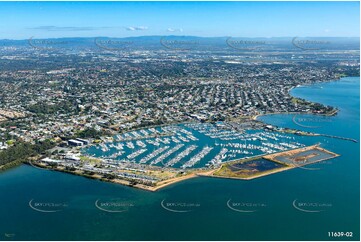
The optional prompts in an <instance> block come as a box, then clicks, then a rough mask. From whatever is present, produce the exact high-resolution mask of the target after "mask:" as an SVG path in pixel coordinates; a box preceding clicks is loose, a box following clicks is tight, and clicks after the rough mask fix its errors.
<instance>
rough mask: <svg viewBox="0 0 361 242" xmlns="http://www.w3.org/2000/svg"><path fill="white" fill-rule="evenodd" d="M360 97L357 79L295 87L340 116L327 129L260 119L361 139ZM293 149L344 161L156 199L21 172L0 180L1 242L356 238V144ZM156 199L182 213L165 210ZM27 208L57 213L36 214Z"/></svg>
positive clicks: (169, 191)
mask: <svg viewBox="0 0 361 242" xmlns="http://www.w3.org/2000/svg"><path fill="white" fill-rule="evenodd" d="M321 87H323V88H321ZM358 90H359V78H343V79H342V80H341V81H337V82H331V83H327V84H317V85H315V86H310V87H301V88H296V89H294V90H293V91H292V95H295V96H299V97H302V98H305V99H308V100H312V101H317V102H321V103H325V104H329V105H335V106H337V107H338V108H339V109H340V112H339V114H338V115H337V116H336V117H333V118H332V121H327V122H320V120H317V119H311V118H308V119H306V121H305V120H302V117H301V118H300V117H297V118H298V119H299V120H301V121H302V122H304V123H306V122H315V123H317V124H318V125H317V126H321V127H318V128H304V127H301V126H299V125H297V124H295V123H294V122H293V121H292V118H293V116H292V115H273V116H264V117H261V118H260V119H261V120H264V121H265V122H269V123H271V124H275V125H280V126H285V127H293V128H299V129H303V130H312V131H316V130H317V132H318V133H327V134H333V135H340V136H346V137H351V138H355V139H359V132H360V130H359V122H360V119H359V116H360V107H359V91H358ZM312 118H313V117H312ZM320 123H322V125H319V124H320ZM299 142H300V143H304V144H313V143H316V142H321V145H322V147H324V148H326V149H329V150H331V151H333V152H336V153H338V154H341V156H340V157H338V158H336V159H333V160H330V161H328V162H324V163H321V164H314V165H312V166H309V167H311V168H315V169H310V170H309V169H293V170H289V171H286V172H282V173H277V174H274V175H270V176H266V177H263V178H259V179H255V180H250V181H242V180H230V179H212V178H195V179H191V180H187V181H184V182H181V183H178V184H174V185H172V186H169V187H167V188H165V189H162V190H160V191H159V192H156V193H152V192H146V191H141V190H137V189H132V188H129V187H124V186H121V185H116V184H109V183H104V182H101V181H96V180H90V179H86V178H83V177H79V176H74V175H68V174H64V173H60V172H55V171H43V170H39V169H36V168H32V167H30V166H26V165H23V166H20V167H17V168H14V169H11V170H8V171H6V172H3V173H1V174H0V194H1V206H0V216H1V219H0V240H328V239H329V237H328V232H338V231H339V232H352V233H353V237H352V238H342V239H344V240H346V239H353V240H358V239H359V227H360V226H359V170H360V169H359V168H360V167H359V165H360V164H359V161H360V157H359V152H360V150H359V143H353V142H350V141H344V140H338V139H331V138H324V137H302V138H301V137H300V141H299ZM230 199H231V200H230ZM97 200H98V201H100V203H98V204H101V203H102V202H103V205H102V206H103V208H108V209H115V210H117V209H119V206H123V207H122V209H121V211H123V212H119V213H114V212H113V213H110V212H105V211H103V210H100V209H98V208H97V207H96V206H95V202H96V201H97ZM115 200H116V201H118V203H116V204H110V203H109V204H110V205H109V204H107V203H106V202H110V201H115ZM30 201H31V202H30ZM162 201H163V206H164V207H166V208H168V209H173V210H176V211H185V212H171V211H169V210H167V209H165V208H163V207H162V205H161V203H162ZM29 202H30V204H31V205H32V206H33V207H37V208H41V209H42V210H45V211H51V210H57V212H52V213H49V212H47V213H45V212H39V211H35V210H33V209H31V208H30V206H29ZM121 202H122V203H126V204H128V205H126V204H125V205H122V204H121ZM227 202H228V206H227ZM59 204H60V205H61V206H59ZM104 204H105V205H104ZM129 204H130V205H131V206H130V205H129ZM194 204H196V206H195V205H194ZM293 204H294V205H295V206H296V207H298V208H302V209H304V210H307V211H314V212H303V211H300V210H298V209H296V208H295V207H294V206H293ZM230 207H231V208H233V209H231V208H230ZM124 208H126V209H124ZM234 209H236V210H238V211H236V210H234ZM115 210H114V211H115ZM321 210H322V211H321ZM117 211H120V210H117ZM239 211H248V212H239Z"/></svg>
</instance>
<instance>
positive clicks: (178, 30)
mask: <svg viewBox="0 0 361 242" xmlns="http://www.w3.org/2000/svg"><path fill="white" fill-rule="evenodd" d="M167 31H168V32H183V29H173V28H168V29H167Z"/></svg>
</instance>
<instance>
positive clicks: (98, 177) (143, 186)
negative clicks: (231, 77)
mask: <svg viewBox="0 0 361 242" xmlns="http://www.w3.org/2000/svg"><path fill="white" fill-rule="evenodd" d="M329 82H330V81H329ZM296 87H297V86H296ZM296 87H292V88H291V89H290V90H289V92H290V91H291V90H292V89H293V88H296ZM289 94H290V93H289ZM291 96H292V95H291ZM292 97H293V96H292ZM295 98H297V97H295ZM338 111H339V110H337V109H334V110H333V112H332V113H331V114H315V113H312V112H274V113H265V114H257V115H255V116H252V117H251V119H252V120H255V121H259V120H257V118H258V117H261V116H266V115H277V114H286V115H290V114H291V115H292V114H294V115H297V114H312V115H335V114H337V112H338ZM260 122H262V121H260ZM186 123H192V122H186ZM166 125H169V124H161V125H156V126H157V127H158V126H166ZM138 129H141V128H138ZM136 130H137V129H136ZM127 132H128V131H127ZM315 135H322V134H315ZM341 138H342V137H341ZM265 155H266V154H264V155H263V156H265ZM29 163H30V162H29ZM9 164H12V163H9ZM30 164H31V165H32V166H38V167H40V168H42V169H47V170H54V171H60V172H65V173H69V174H73V175H78V176H83V177H85V178H90V179H96V180H100V181H106V182H112V183H116V184H121V185H125V186H129V187H134V188H139V189H142V190H146V191H152V192H155V191H158V190H160V189H162V188H164V187H167V186H170V185H172V184H175V183H178V182H181V181H184V180H188V179H192V178H196V177H202V176H205V177H215V178H227V179H242V180H251V179H255V178H259V177H263V176H266V175H270V174H274V173H278V172H282V171H285V170H289V169H293V168H294V167H282V168H278V169H276V170H271V171H266V172H263V173H259V174H257V175H254V176H250V177H246V178H237V177H222V176H217V175H214V174H213V173H214V172H215V171H216V170H219V169H221V167H222V166H223V164H222V165H221V166H220V167H219V168H217V169H210V170H206V171H202V172H199V171H197V170H195V171H192V172H191V173H189V174H187V175H183V176H179V177H174V178H170V179H168V180H163V181H160V182H158V183H157V184H156V185H155V186H151V185H146V184H141V183H136V182H134V181H130V180H126V179H119V178H114V179H109V178H105V177H103V176H102V175H101V174H97V173H96V174H92V175H90V174H84V172H83V171H81V170H78V169H76V170H74V171H70V170H66V169H65V167H61V168H58V167H57V168H54V167H52V166H50V165H47V164H45V165H44V164H43V163H39V162H32V163H30ZM42 164H43V165H42ZM225 164H226V163H225ZM5 166H6V165H3V166H1V167H0V171H1V170H4V169H7V168H6V167H5ZM14 166H16V165H14ZM4 167H5V168H4ZM11 167H13V166H11ZM134 183H135V184H134Z"/></svg>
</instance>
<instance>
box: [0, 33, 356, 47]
mask: <svg viewBox="0 0 361 242" xmlns="http://www.w3.org/2000/svg"><path fill="white" fill-rule="evenodd" d="M10 46H13V47H22V46H33V47H35V48H37V47H38V48H47V47H55V46H56V47H60V48H67V47H71V48H100V49H102V48H103V49H121V48H136V49H139V48H140V49H142V48H145V49H153V48H168V49H195V48H197V49H208V48H212V47H213V48H217V49H219V48H221V49H222V48H234V49H243V48H245V49H252V48H257V49H261V50H266V49H275V50H276V49H279V48H281V49H289V48H298V47H299V48H301V49H302V48H305V49H346V50H349V49H350V50H351V49H352V50H359V47H360V38H358V37H272V38H248V37H197V36H176V35H169V36H139V37H124V38H111V37H70V38H47V39H38V38H35V37H31V38H29V39H23V40H11V39H1V40H0V47H10Z"/></svg>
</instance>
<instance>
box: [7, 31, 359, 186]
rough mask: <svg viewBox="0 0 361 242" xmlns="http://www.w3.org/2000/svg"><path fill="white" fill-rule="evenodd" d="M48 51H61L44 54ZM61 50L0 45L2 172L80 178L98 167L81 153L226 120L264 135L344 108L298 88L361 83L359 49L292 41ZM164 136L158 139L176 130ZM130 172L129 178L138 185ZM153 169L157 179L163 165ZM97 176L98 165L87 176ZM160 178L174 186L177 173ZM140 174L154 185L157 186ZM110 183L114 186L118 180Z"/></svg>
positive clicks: (94, 45)
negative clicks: (128, 136)
mask: <svg viewBox="0 0 361 242" xmlns="http://www.w3.org/2000/svg"><path fill="white" fill-rule="evenodd" d="M153 38H154V37H153ZM153 38H152V40H153ZM140 39H142V38H141V37H140ZM143 39H146V38H143ZM69 41H70V40H69ZM222 41H223V42H222ZM49 43H52V44H53V46H51V47H46V44H49ZM62 43H63V42H59V43H58V45H59V46H57V45H56V43H55V42H54V40H53V42H50V41H49V42H39V41H38V42H36V41H34V40H29V41H27V42H24V43H17V42H16V43H15V44H13V43H11V42H7V41H3V42H2V46H0V53H1V57H0V90H1V92H0V149H1V150H2V151H0V167H1V168H2V169H5V168H7V167H10V166H13V165H16V164H20V163H22V162H29V161H32V162H33V163H34V164H35V163H36V162H37V161H39V160H41V159H43V160H44V159H45V162H44V163H42V164H43V165H44V164H45V163H47V164H51V166H56V164H55V165H54V163H56V161H57V160H59V159H60V160H66V159H68V160H72V161H73V163H72V164H73V168H72V169H70V168H66V169H68V171H69V172H77V170H78V169H76V168H79V167H75V166H76V162H78V163H79V162H84V161H88V162H89V163H92V162H91V161H94V162H95V163H96V162H97V158H91V157H84V156H80V157H79V156H77V153H79V148H78V146H89V145H92V144H98V143H100V144H102V143H105V142H107V141H113V138H112V137H113V136H115V135H118V134H122V133H125V132H128V131H129V132H131V131H134V130H137V129H141V128H152V127H158V126H162V125H170V124H182V123H215V122H219V121H223V122H226V123H227V124H231V125H232V124H233V126H234V127H236V126H237V123H238V124H242V123H244V122H254V123H253V124H252V125H256V126H257V125H260V126H262V127H264V126H265V125H262V124H259V123H258V122H256V121H250V120H252V118H253V117H255V116H257V115H262V114H269V113H313V114H320V115H337V109H336V107H329V106H323V105H321V104H317V103H311V102H309V101H306V100H302V99H298V98H295V97H292V96H291V95H290V93H289V92H290V90H291V89H292V88H295V87H297V86H302V85H308V84H312V83H316V82H327V81H331V80H337V79H339V78H340V77H343V76H358V75H359V57H358V56H359V50H358V49H346V50H345V49H342V48H341V47H340V48H339V49H338V48H337V47H334V49H331V50H330V49H322V48H324V47H323V46H321V47H322V48H320V49H319V50H307V49H306V50H305V49H301V48H297V46H295V45H292V42H291V41H290V43H289V44H284V47H282V45H281V46H265V44H264V42H257V43H256V44H257V45H255V46H256V47H258V49H257V48H256V49H241V48H234V45H235V44H237V43H236V42H230V41H229V39H223V40H219V43H218V42H217V43H218V44H217V46H216V47H215V48H212V45H207V46H206V47H204V46H203V47H202V48H197V46H195V45H196V44H199V45H201V44H202V43H200V42H194V41H193V42H192V41H189V42H185V41H184V42H182V45H183V46H182V48H176V47H172V45H174V44H177V43H178V44H179V43H181V42H180V41H178V42H176V41H174V40H173V41H168V42H167V40H164V39H162V38H160V40H159V41H158V42H157V41H155V42H152V43H151V44H149V43H148V42H145V44H144V45H145V46H142V45H140V44H139V43H138V45H136V46H135V47H132V48H115V47H114V46H112V48H110V47H107V48H105V47H104V45H106V44H109V43H110V44H111V42H109V41H108V42H106V41H103V42H101V41H99V40H95V41H94V43H92V42H91V41H90V40H89V43H88V44H89V45H88V46H82V45H81V46H77V47H74V48H69V46H66V47H64V46H61V44H62ZM119 43H120V42H118V45H119ZM124 43H126V42H124ZM124 43H121V44H124ZM129 43H131V42H129ZM157 43H158V45H159V46H157ZM187 43H188V44H189V46H190V47H189V48H188V49H187V48H184V46H186V45H187ZM222 43H224V46H222ZM49 45H50V44H49ZM113 45H115V44H113ZM44 46H45V47H44ZM54 46H55V47H54ZM280 48H284V49H282V50H281V49H280ZM245 120H246V121H245ZM163 131H164V132H163V133H162V132H158V131H157V132H154V134H153V135H154V136H152V137H162V136H167V135H170V134H169V133H171V132H172V130H167V129H165V130H163ZM147 135H148V136H147ZM150 135H151V134H149V132H148V133H147V134H145V136H146V137H151V136H150ZM205 152H206V151H205ZM48 157H52V159H50V158H48ZM46 159H47V160H46ZM46 161H48V162H46ZM74 162H75V163H74ZM108 162H109V160H108ZM42 164H38V165H39V166H40V165H42ZM108 165H109V164H108ZM113 165H114V164H113ZM43 167H47V165H44V166H43ZM74 167H75V168H74ZM83 168H84V167H83ZM126 169H128V170H129V169H130V168H129V167H122V172H123V173H122V174H123V178H124V177H126V178H127V179H126V180H129V181H131V182H132V181H133V180H132V179H131V178H132V177H131V175H126V174H128V173H126V172H125V171H124V170H126ZM132 169H133V171H132V172H133V173H129V174H132V175H134V174H135V175H138V176H140V175H139V173H141V172H140V171H141V169H145V168H144V166H142V167H136V166H135V165H134V164H133V166H132ZM136 169H138V170H137V171H135V172H134V170H136ZM150 169H151V170H152V172H153V173H157V172H158V170H159V167H152V168H150ZM95 171H96V169H95V168H94V166H92V169H90V172H89V170H88V175H89V176H90V175H94V173H96V172H95ZM162 172H163V173H162V174H163V175H164V176H165V177H166V178H167V179H168V178H170V179H172V178H174V177H176V176H175V175H173V173H177V172H178V171H177V169H172V168H168V170H167V171H166V172H169V174H164V170H162ZM182 172H183V173H187V172H186V171H184V170H183V171H182ZM105 173H106V172H105ZM170 173H172V175H171V174H170ZM112 174H113V173H112ZM188 175H193V174H188ZM142 176H143V177H142V179H143V180H148V182H147V184H149V180H152V179H150V178H149V179H148V178H147V177H146V176H145V175H142ZM185 176H187V174H186V175H185ZM158 177H159V176H158ZM103 178H104V179H114V177H112V176H111V175H110V173H109V174H108V173H106V174H105V176H103ZM128 178H129V179H128Z"/></svg>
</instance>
